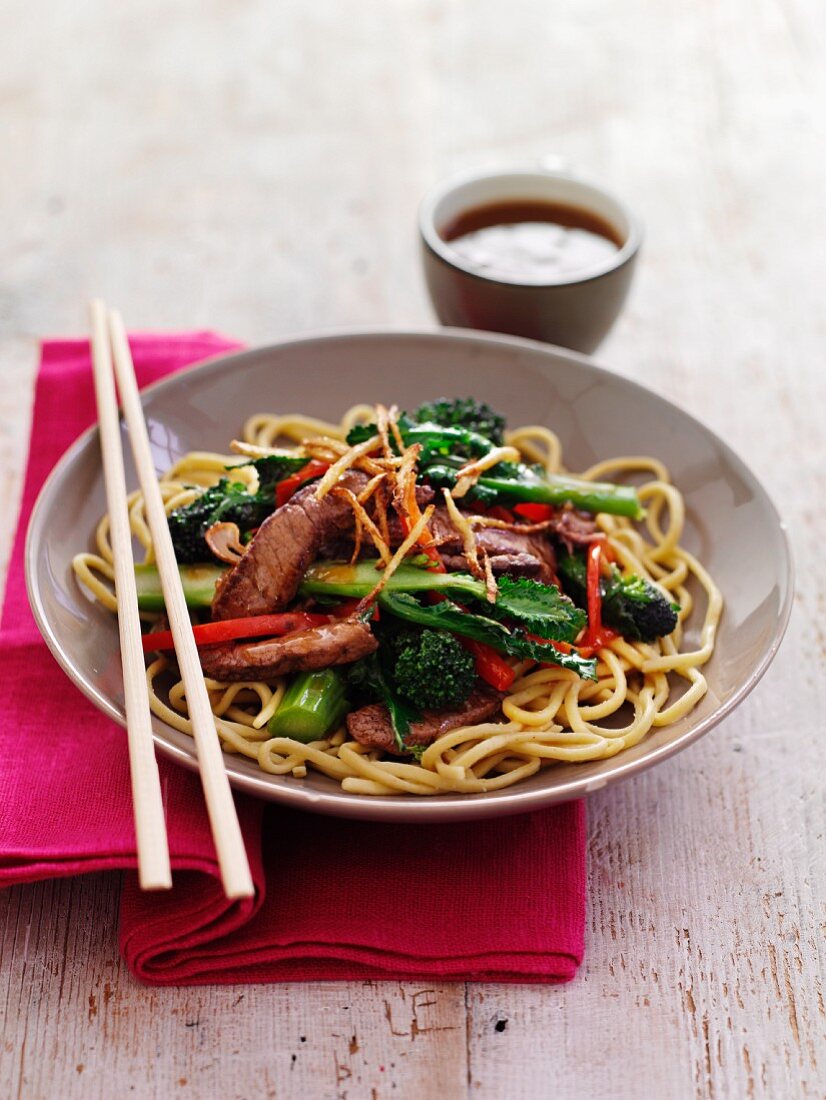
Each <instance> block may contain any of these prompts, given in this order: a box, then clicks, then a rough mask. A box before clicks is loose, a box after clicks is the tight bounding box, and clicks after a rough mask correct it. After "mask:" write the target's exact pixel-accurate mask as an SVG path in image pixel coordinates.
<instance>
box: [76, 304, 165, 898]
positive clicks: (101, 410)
mask: <svg viewBox="0 0 826 1100" xmlns="http://www.w3.org/2000/svg"><path fill="white" fill-rule="evenodd" d="M90 312H91V321H92V364H93V368H94V379H95V399H96V401H97V409H98V421H99V424H100V449H101V455H102V458H103V476H104V482H105V485H106V505H107V508H108V510H109V527H110V533H111V539H112V551H113V554H114V559H115V560H114V567H115V589H116V592H117V597H118V631H119V633H120V652H121V663H122V665H123V691H124V699H125V704H126V734H127V743H128V745H129V769H130V772H131V777H132V805H133V807H134V813H135V835H136V838H137V850H138V879H139V881H140V884H141V889H143V890H168V889H169V888H170V886H171V885H172V871H171V869H170V866H169V846H168V844H167V839H166V824H165V822H164V813H163V798H162V796H161V782H160V776H159V775H158V762H157V760H156V759H155V748H154V745H153V744H152V719H151V715H150V713H149V698H148V696H147V693H146V669H145V667H144V656H143V649H142V648H141V624H140V618H139V616H138V594H137V591H136V589H135V568H134V561H133V558H132V534H131V531H130V528H129V512H128V507H127V503H126V477H125V474H124V470H123V452H122V450H121V441H120V426H119V417H118V404H117V399H116V397H115V380H114V376H113V374H112V356H111V351H110V345H109V332H108V328H107V320H106V307H105V306H104V304H103V302H99V301H95V302H92V303H91V307H90Z"/></svg>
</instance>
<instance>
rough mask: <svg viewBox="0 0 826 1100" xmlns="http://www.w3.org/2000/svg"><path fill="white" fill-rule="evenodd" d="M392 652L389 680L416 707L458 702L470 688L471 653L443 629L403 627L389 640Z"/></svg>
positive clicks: (473, 677)
mask: <svg viewBox="0 0 826 1100" xmlns="http://www.w3.org/2000/svg"><path fill="white" fill-rule="evenodd" d="M389 648H390V649H391V650H392V651H393V653H394V654H395V659H394V661H393V681H394V683H395V686H396V688H397V690H398V692H399V694H400V695H401V696H402V697H403V698H404V699H406V700H408V701H409V702H410V703H413V704H414V705H415V706H418V707H432V708H434V709H438V708H439V707H450V706H461V704H462V703H464V702H465V700H466V699H467V697H468V696H469V695H470V693H471V691H472V690H473V685H474V684H475V682H476V669H475V666H474V661H473V657H472V656H471V654H470V653H468V652H467V651H466V650H465V649H463V648H462V646H461V645H459V643H458V642H457V641H456V639H455V638H454V637H453V635H452V634H447V633H446V632H445V631H443V630H405V631H402V632H400V633H398V634H396V635H395V636H394V637H393V638H392V641H391V642H390V643H389Z"/></svg>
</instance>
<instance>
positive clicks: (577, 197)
mask: <svg viewBox="0 0 826 1100" xmlns="http://www.w3.org/2000/svg"><path fill="white" fill-rule="evenodd" d="M537 200H539V201H544V202H553V203H561V204H563V205H566V206H574V207H579V208H581V209H585V210H587V211H590V212H592V213H594V214H596V215H597V216H598V217H600V218H602V219H603V220H604V221H607V222H608V223H609V225H611V226H612V227H613V228H614V229H615V230H616V232H617V235H618V238H619V240H620V241H621V242H622V246H621V247H620V248H619V249H618V251H617V252H615V253H613V254H612V255H611V256H609V257H608V258H607V259H605V260H603V261H602V262H601V263H599V264H598V265H597V266H595V267H593V268H591V269H589V270H586V271H585V272H583V273H581V274H580V273H574V274H571V275H560V276H559V277H558V278H555V279H554V280H553V281H547V280H544V279H543V280H538V279H532V278H531V277H529V276H528V277H523V276H521V275H520V276H516V275H510V274H507V273H499V272H496V273H492V272H491V271H490V269H487V270H485V271H484V272H483V271H482V270H481V269H478V268H475V267H474V265H473V264H472V263H471V262H470V261H468V260H466V259H464V258H463V257H462V256H460V255H458V253H457V252H456V251H455V250H454V249H453V248H451V245H450V242H449V241H446V240H445V239H444V236H443V234H444V233H445V232H446V230H447V228H448V227H449V226H450V225H451V224H453V223H454V222H455V220H456V219H457V218H458V217H459V216H460V215H461V214H463V213H465V212H466V211H469V210H473V209H476V208H478V207H481V206H488V205H490V204H493V203H500V202H512V201H537ZM419 232H420V234H421V243H422V256H423V262H424V273H425V279H426V281H427V288H428V291H429V292H430V298H431V301H432V303H433V307H434V309H435V310H436V314H437V316H438V318H439V320H440V321H441V322H442V324H444V325H456V326H459V327H460V328H474V329H488V330H490V331H493V332H508V333H512V334H513V335H515V336H527V337H531V338H532V339H534V340H544V341H545V342H547V343H551V344H561V345H562V346H563V347H568V348H573V349H575V350H576V351H582V352H586V353H588V352H591V351H593V350H594V348H596V347H597V345H598V344H599V343H600V342H601V341H602V340H603V338H604V337H605V336H606V335H607V333H608V330H609V329H610V328H611V326H612V325H613V323H614V321H615V320H616V319H617V316H618V314H619V312H620V310H621V308H622V305H623V303H624V301H625V298H626V296H627V294H628V290H629V287H630V285H631V278H632V275H633V272H634V265H635V262H636V258H637V252H638V251H639V247H640V241H641V237H642V233H641V228H640V225H639V223H638V222H637V220H636V218H634V217H633V215H632V214H631V213H630V211H629V210H628V209H627V207H626V206H624V205H623V204H622V203H621V202H620V201H619V199H617V198H615V197H614V196H613V195H611V194H610V193H609V192H608V191H605V190H604V189H603V188H602V187H598V186H596V185H595V184H593V183H588V182H587V181H585V180H584V179H581V178H579V177H578V176H575V175H573V174H572V173H570V172H568V171H564V170H553V169H546V168H521V169H520V168H517V169H513V170H508V171H495V172H493V171H482V172H473V173H469V174H466V175H462V176H456V177H453V178H451V179H448V180H446V181H444V182H443V183H440V184H438V185H437V186H436V187H434V188H433V190H432V191H430V193H429V194H428V195H426V197H425V199H424V201H423V202H422V205H421V207H420V209H419Z"/></svg>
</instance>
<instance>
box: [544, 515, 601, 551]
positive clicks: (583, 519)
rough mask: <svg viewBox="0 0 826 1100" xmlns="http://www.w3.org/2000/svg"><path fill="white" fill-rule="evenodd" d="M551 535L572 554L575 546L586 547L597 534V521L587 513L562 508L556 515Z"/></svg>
mask: <svg viewBox="0 0 826 1100" xmlns="http://www.w3.org/2000/svg"><path fill="white" fill-rule="evenodd" d="M552 530H553V534H554V535H555V536H556V538H557V539H559V541H560V542H561V543H562V545H563V546H565V547H566V549H567V550H568V552H569V553H573V551H574V549H575V547H577V546H587V545H588V543H590V542H592V541H593V539H594V536H595V535H596V534H598V528H597V521H596V520H595V519H594V517H593V516H592V515H591V514H590V513H589V512H579V511H577V509H575V508H564V509H563V510H562V511H561V512H559V513H558V514H557V517H556V523H555V524H554V527H553V529H552Z"/></svg>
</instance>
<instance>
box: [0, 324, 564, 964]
mask: <svg viewBox="0 0 826 1100" xmlns="http://www.w3.org/2000/svg"><path fill="white" fill-rule="evenodd" d="M131 344H132V352H133V356H134V359H135V365H136V368H137V372H138V379H139V381H140V383H141V385H145V384H147V383H149V382H152V381H154V380H155V379H157V378H160V377H162V376H163V375H165V374H168V373H169V372H171V371H174V370H175V369H177V368H179V367H182V366H185V365H187V364H189V363H192V362H196V361H198V360H200V359H204V358H208V357H209V356H212V355H217V354H219V353H221V352H224V351H227V350H230V349H233V348H237V347H238V346H239V345H238V344H237V343H234V342H233V341H230V340H226V339H223V338H221V337H219V336H215V335H213V334H211V333H188V334H184V335H176V336H168V337H162V336H136V337H132V338H131ZM94 420H95V411H94V395H93V390H92V381H91V367H90V362H89V347H88V343H87V342H86V341H74V340H73V341H67V340H61V341H49V342H47V343H45V344H44V346H43V351H42V360H41V367H40V373H39V376H38V380H37V391H36V396H35V409H34V422H33V427H32V442H31V450H30V454H29V464H28V470H27V474H26V483H25V488H24V492H23V503H22V507H21V516H20V522H19V527H18V531H17V537H16V540H15V545H14V551H13V554H12V560H11V566H10V569H9V575H8V582H7V587H6V601H5V606H4V609H3V617H2V623H1V624H0V659H1V660H2V667H3V673H4V683H5V686H6V699H5V705H4V707H3V711H2V717H0V759H1V760H2V761H3V763H2V770H0V884H3V885H8V884H11V883H17V882H31V881H34V880H36V879H41V878H49V877H52V876H58V875H76V874H82V873H84V872H87V871H100V870H103V869H108V868H112V869H115V868H125V869H131V868H134V866H135V838H134V827H133V822H132V809H131V803H130V796H129V770H128V760H127V753H126V740H125V736H124V733H123V731H122V730H121V729H120V727H118V726H116V725H115V724H114V723H112V722H111V721H109V720H108V719H107V718H105V717H104V716H103V715H101V714H100V713H99V712H98V711H97V710H95V708H94V707H92V705H91V704H90V703H88V702H87V701H86V699H85V698H84V697H83V696H82V695H81V694H80V693H79V692H78V691H77V690H76V689H75V688H74V687H73V685H72V684H71V683H70V681H69V680H68V679H67V678H66V677H65V676H64V674H63V673H62V672H61V671H60V669H59V668H58V666H57V665H56V664H55V662H54V661H53V659H52V657H51V655H50V654H49V652H48V650H47V649H46V647H45V645H44V643H43V642H42V641H41V639H40V635H39V634H38V631H37V628H36V626H35V624H34V621H33V619H32V615H31V612H30V610H29V607H28V602H27V599H26V592H25V582H24V577H23V541H24V538H25V530H26V524H27V522H28V517H29V514H30V512H31V508H32V505H33V504H34V500H35V498H36V496H37V493H38V490H39V489H40V486H41V484H42V483H43V480H44V478H45V477H46V475H47V474H48V472H49V471H50V470H51V468H52V466H53V465H54V463H55V462H56V461H57V459H58V458H59V456H60V455H61V453H62V452H63V451H64V450H65V448H66V447H67V446H68V445H69V444H70V443H71V442H72V440H73V439H74V438H75V437H76V436H77V435H78V434H79V432H80V431H82V430H83V429H84V428H86V427H87V426H88V425H89V424H90V423H92V422H93V421H94ZM160 766H161V778H162V783H163V790H164V801H165V805H166V813H167V828H168V832H169V846H170V852H171V855H172V864H173V868H174V882H175V885H174V889H173V890H171V891H170V892H169V893H166V894H143V893H141V891H140V890H139V889H138V886H137V879H136V876H135V875H134V874H133V873H131V871H130V873H129V874H127V876H126V881H125V885H124V890H123V895H122V904H121V929H120V942H121V949H122V951H123V954H124V957H125V958H126V961H127V963H128V964H129V966H130V968H131V969H132V971H133V973H134V974H135V975H136V976H137V977H138V978H140V979H141V980H143V981H146V982H151V983H155V984H165V985H174V984H199V983H206V982H209V983H222V982H237V981H248V982H262V981H293V980H295V981H302V980H313V981H319V980H325V979H342V980H344V979H367V978H371V979H402V978H410V979H428V980H434V981H438V980H457V981H460V980H465V979H472V980H477V981H511V982H557V981H567V980H569V979H570V978H572V977H573V976H574V974H575V973H576V969H577V966H578V965H579V963H580V961H581V959H582V951H583V930H584V923H585V871H584V865H585V816H584V810H583V806H582V804H581V803H570V804H568V805H565V806H559V807H554V808H553V809H550V810H545V811H542V812H538V813H533V814H526V815H523V816H521V817H510V818H504V819H500V820H492V821H485V822H474V823H472V824H468V825H450V826H448V825H426V826H415V827H413V826H387V825H376V824H368V823H363V822H350V821H334V820H332V819H330V818H324V817H319V816H316V815H311V814H303V813H298V812H295V811H291V810H286V809H282V808H281V807H277V806H274V805H265V804H264V803H261V802H258V801H256V800H254V799H250V798H247V797H240V796H239V797H237V799H236V802H237V806H238V813H239V817H240V821H241V826H242V829H243V833H244V838H245V841H246V845H247V851H248V853H249V858H250V863H251V866H252V872H253V878H254V880H255V885H256V897H255V899H254V900H253V901H243V902H229V901H227V899H226V898H225V897H224V895H223V893H222V890H221V885H220V880H219V878H218V869H217V864H216V860H215V853H214V850H213V847H212V841H211V839H210V835H209V827H208V823H207V820H206V814H205V812H204V808H203V799H202V797H201V793H200V784H199V781H198V778H197V776H194V775H193V774H191V773H189V772H187V771H184V770H183V769H181V768H177V767H175V766H174V765H172V764H169V763H167V762H166V761H165V760H161V761H160Z"/></svg>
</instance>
